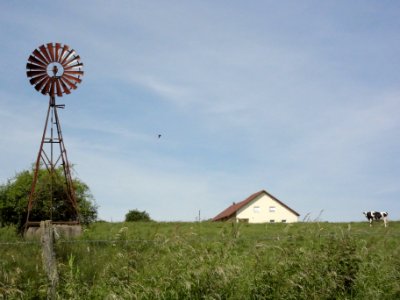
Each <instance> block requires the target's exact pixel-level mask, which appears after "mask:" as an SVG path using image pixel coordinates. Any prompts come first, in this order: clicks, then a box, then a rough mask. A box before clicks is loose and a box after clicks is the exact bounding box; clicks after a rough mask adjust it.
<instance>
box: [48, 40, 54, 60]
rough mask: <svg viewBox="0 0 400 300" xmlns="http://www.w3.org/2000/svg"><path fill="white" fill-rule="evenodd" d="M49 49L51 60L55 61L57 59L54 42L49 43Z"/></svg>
mask: <svg viewBox="0 0 400 300" xmlns="http://www.w3.org/2000/svg"><path fill="white" fill-rule="evenodd" d="M47 51H48V52H49V54H50V58H51V61H54V60H55V55H54V47H53V43H48V44H47Z"/></svg>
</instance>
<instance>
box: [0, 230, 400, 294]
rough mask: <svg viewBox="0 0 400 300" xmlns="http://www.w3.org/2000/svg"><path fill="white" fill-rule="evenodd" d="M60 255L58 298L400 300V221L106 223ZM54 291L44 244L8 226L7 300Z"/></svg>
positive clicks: (63, 242) (64, 243) (1, 279)
mask: <svg viewBox="0 0 400 300" xmlns="http://www.w3.org/2000/svg"><path fill="white" fill-rule="evenodd" d="M55 253H56V257H57V269H58V274H59V284H58V287H57V298H59V299H400V222H390V223H389V226H388V227H387V228H385V227H384V226H383V223H375V224H374V226H373V227H371V228H370V227H369V225H368V224H367V222H362V223H323V222H321V223H318V222H304V223H296V224H233V223H210V222H200V223H156V222H149V223H105V222H98V223H95V224H93V225H91V226H89V227H87V228H85V229H84V231H83V234H82V235H81V236H80V237H79V238H75V239H65V238H63V237H60V238H59V239H58V240H57V241H56V245H55ZM48 285H49V282H48V280H47V276H46V273H45V271H44V269H43V266H42V258H41V245H40V241H39V240H24V239H22V238H21V237H19V236H18V235H17V234H16V233H15V229H14V228H10V227H8V228H0V299H45V298H46V293H47V288H48Z"/></svg>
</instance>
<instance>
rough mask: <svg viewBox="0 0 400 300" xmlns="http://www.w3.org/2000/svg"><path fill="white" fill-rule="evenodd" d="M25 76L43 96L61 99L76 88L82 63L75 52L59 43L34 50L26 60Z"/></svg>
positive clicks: (80, 77)
mask: <svg viewBox="0 0 400 300" xmlns="http://www.w3.org/2000/svg"><path fill="white" fill-rule="evenodd" d="M26 70H27V71H26V75H27V76H28V78H30V79H29V82H30V83H31V84H32V85H33V86H34V87H35V89H36V90H37V91H38V92H41V93H42V94H43V95H50V96H55V95H57V96H58V97H62V95H63V94H70V93H71V90H72V89H74V90H75V89H76V88H77V84H78V83H81V81H82V76H83V63H81V61H80V57H79V55H77V54H76V52H75V50H73V49H70V47H69V46H67V45H62V44H60V43H48V44H46V45H42V46H40V47H38V48H37V49H35V50H34V51H33V52H32V54H31V55H30V56H29V58H28V63H27V64H26Z"/></svg>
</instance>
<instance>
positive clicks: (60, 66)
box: [25, 43, 83, 231]
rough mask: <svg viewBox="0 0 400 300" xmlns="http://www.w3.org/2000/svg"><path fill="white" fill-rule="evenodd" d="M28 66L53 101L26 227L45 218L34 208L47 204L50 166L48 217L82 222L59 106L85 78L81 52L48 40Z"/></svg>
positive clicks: (38, 86) (35, 82)
mask: <svg viewBox="0 0 400 300" xmlns="http://www.w3.org/2000/svg"><path fill="white" fill-rule="evenodd" d="M26 69H27V72H26V74H27V76H28V78H29V82H30V83H31V84H32V85H33V86H34V87H35V89H36V90H37V91H38V92H40V93H42V94H43V95H45V96H46V95H48V96H49V105H48V109H47V115H46V119H45V120H46V121H45V125H44V130H43V135H42V139H41V142H40V147H39V152H38V155H37V159H36V163H35V168H34V173H33V180H32V185H31V190H30V194H29V199H28V208H27V216H26V223H25V231H26V230H27V229H28V228H29V227H37V226H39V224H40V221H42V220H40V219H38V216H35V209H34V208H35V206H36V205H44V204H43V203H38V201H37V198H38V195H37V190H38V183H40V172H39V170H40V169H41V168H43V169H45V170H47V173H48V174H47V175H49V178H50V195H49V197H48V198H49V199H48V203H46V205H45V207H46V211H47V212H46V216H45V217H46V219H47V220H51V221H52V223H54V224H65V225H79V209H78V204H77V199H76V194H75V191H74V186H73V183H72V176H71V166H70V164H69V162H68V157H67V150H66V148H65V144H64V139H63V136H62V131H61V123H60V118H59V115H58V109H63V108H64V107H65V105H64V104H57V103H56V97H62V96H63V94H70V93H71V91H72V90H75V89H76V88H77V84H79V83H81V81H82V76H83V64H82V62H81V61H80V57H79V55H77V54H76V52H75V51H74V50H73V49H71V48H70V47H69V46H67V45H65V44H64V45H62V44H61V43H48V44H46V45H41V46H39V47H38V48H37V49H35V50H34V51H33V52H32V54H31V55H30V56H29V58H28V63H27V64H26ZM56 180H58V181H60V180H61V182H62V184H63V189H64V191H63V193H62V196H60V195H57V197H58V198H62V199H56V198H55V194H54V191H53V183H54V182H55V181H56ZM56 203H58V204H57V205H56ZM60 203H61V204H60ZM57 209H63V210H64V212H63V213H60V212H57ZM42 217H43V216H42Z"/></svg>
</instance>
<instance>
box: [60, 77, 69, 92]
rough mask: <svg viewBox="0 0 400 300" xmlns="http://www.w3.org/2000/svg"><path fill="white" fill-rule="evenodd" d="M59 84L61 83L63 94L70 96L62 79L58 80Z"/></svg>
mask: <svg viewBox="0 0 400 300" xmlns="http://www.w3.org/2000/svg"><path fill="white" fill-rule="evenodd" d="M60 83H61V87H62V89H63V91H64V93H65V94H67V95H68V94H70V93H71V92H70V91H69V88H68V87H67V86H66V85H65V83H64V82H63V81H62V79H60Z"/></svg>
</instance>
